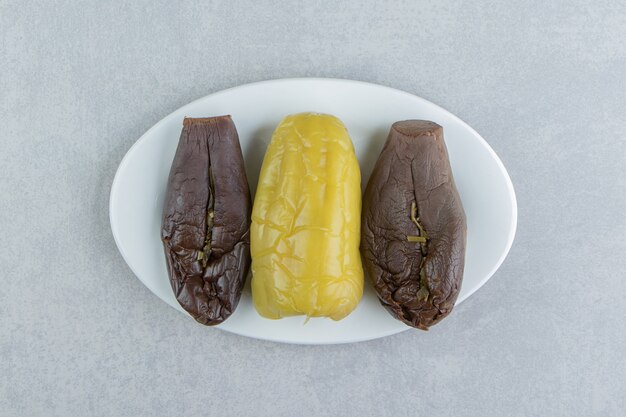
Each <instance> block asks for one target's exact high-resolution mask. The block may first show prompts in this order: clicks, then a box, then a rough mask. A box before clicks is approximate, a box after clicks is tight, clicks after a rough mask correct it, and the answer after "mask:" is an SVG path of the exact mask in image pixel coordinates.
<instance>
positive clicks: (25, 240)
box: [0, 0, 626, 417]
mask: <svg viewBox="0 0 626 417" xmlns="http://www.w3.org/2000/svg"><path fill="white" fill-rule="evenodd" d="M288 3H289V4H288ZM625 39H626V3H624V2H623V1H617V0H614V1H555V2H544V1H537V2H533V1H527V0H523V1H517V2H497V1H484V2H463V1H452V2H450V1H438V2H422V1H408V0H407V1H369V0H368V1H349V2H326V1H308V2H302V3H297V2H280V1H276V0H274V1H241V2H226V1H224V2H217V1H216V2H211V1H207V2H198V3H195V4H191V3H189V2H170V1H155V0H151V1H144V0H138V1H133V2H105V1H81V2H54V1H50V2H30V1H19V2H18V1H13V0H0V167H1V170H0V213H1V214H0V230H1V232H2V237H3V238H2V239H1V240H0V271H2V272H1V274H2V275H1V277H2V281H1V283H2V289H1V290H0V375H2V377H1V378H0V415H2V416H71V415H81V416H82V415H97V416H154V415H162V416H180V415H186V416H209V415H215V416H235V415H237V416H251V415H254V416H257V417H258V416H295V415H302V413H305V414H306V415H310V416H313V415H319V416H346V415H355V416H357V415H358V416H394V417H395V416H411V417H415V416H434V415H437V416H454V417H460V416H476V415H480V416H539V415H541V416H573V415H577V416H617V415H622V414H623V412H624V411H623V410H624V409H625V408H626V361H625V360H624V356H623V352H624V349H625V348H626V325H625V324H624V320H625V317H626V301H625V299H624V298H625V294H626V280H625V279H624V275H625V272H624V271H625V270H626V255H625V254H626V238H625V236H626V217H625V216H626V215H625V213H626V42H625ZM295 76H298V77H303V76H325V77H341V78H353V79H357V80H363V81H370V82H376V83H381V84H384V85H388V86H391V87H395V88H399V89H402V90H406V91H408V92H411V93H414V94H417V95H420V96H422V97H424V98H427V99H429V100H431V101H433V102H435V103H437V104H440V105H442V106H443V107H445V108H447V109H449V110H450V111H452V112H453V113H455V114H457V115H459V116H460V117H461V118H462V119H464V120H465V121H467V122H468V123H469V124H470V125H471V126H473V127H474V128H475V129H476V130H478V131H479V132H480V133H481V134H482V135H483V136H484V137H485V139H487V141H488V142H489V143H490V144H491V145H492V146H493V148H494V149H495V150H496V152H498V154H499V155H500V156H501V158H502V160H503V161H504V163H505V164H506V166H507V167H508V169H509V172H510V174H511V177H512V180H513V183H514V185H515V187H516V190H517V197H518V202H519V228H518V234H517V238H516V241H515V244H514V246H513V248H512V250H511V253H510V254H509V257H508V258H507V260H506V261H505V262H504V264H503V265H502V267H501V268H500V270H499V271H498V272H497V273H496V274H495V276H494V277H493V278H492V280H490V281H489V282H488V283H487V285H485V286H484V287H483V288H482V289H481V290H480V291H478V292H477V293H476V294H475V295H474V296H472V297H471V298H470V299H469V300H467V301H466V302H465V303H463V304H462V305H460V306H459V308H457V309H456V310H455V311H454V312H453V313H452V315H451V316H450V317H449V318H447V319H446V320H445V321H444V322H443V323H441V324H440V325H438V326H436V327H434V328H433V329H432V330H431V331H429V332H428V333H424V332H419V331H407V332H404V333H402V334H398V335H396V336H392V337H388V338H385V339H379V340H375V341H370V342H364V343H358V344H353V345H341V346H317V347H307V346H289V345H281V344H274V343H268V342H260V341H257V340H252V339H247V338H243V337H238V336H234V335H231V334H228V333H224V332H221V331H219V330H215V329H207V328H204V327H202V326H200V325H198V324H197V323H195V322H194V321H193V320H191V319H190V318H188V317H185V316H184V315H182V314H180V313H178V312H176V311H175V310H174V309H172V308H170V307H168V306H167V305H166V304H164V303H163V302H161V301H160V300H159V299H157V297H155V296H154V295H152V293H150V291H148V290H147V289H146V288H145V287H144V286H143V285H142V284H141V283H140V282H139V281H138V280H137V279H135V278H134V276H133V274H132V272H131V271H130V270H129V269H128V267H127V266H126V264H125V263H124V261H123V260H122V258H121V256H120V255H119V254H118V251H117V249H116V247H115V244H114V242H113V238H112V235H111V231H110V228H109V220H108V208H107V205H108V193H109V189H110V186H111V182H112V180H113V176H114V174H115V170H116V168H117V165H118V164H119V162H120V160H121V158H122V156H123V155H124V153H125V152H126V151H127V150H128V148H129V147H130V146H131V145H132V144H133V143H134V142H135V140H136V139H137V138H138V137H139V136H140V135H141V134H142V133H143V132H144V131H145V130H147V129H148V128H149V127H150V126H152V125H153V124H154V123H155V122H157V121H158V120H159V119H160V118H162V117H163V116H165V115H167V114H168V113H169V112H171V111H173V110H174V109H176V108H178V107H179V106H181V105H183V104H186V103H187V102H189V101H191V100H193V99H196V98H199V97H201V96H204V95H206V94H209V93H211V92H214V91H218V90H221V89H223V88H226V87H232V86H236V85H239V84H242V83H247V82H251V81H258V80H264V79H270V78H281V77H295Z"/></svg>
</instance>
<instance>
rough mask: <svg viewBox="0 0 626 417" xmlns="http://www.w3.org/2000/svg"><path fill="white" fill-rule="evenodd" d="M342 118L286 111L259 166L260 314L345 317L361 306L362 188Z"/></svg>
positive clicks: (255, 261) (255, 259)
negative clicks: (289, 114)
mask: <svg viewBox="0 0 626 417" xmlns="http://www.w3.org/2000/svg"><path fill="white" fill-rule="evenodd" d="M360 175H361V174H360V170H359V165H358V162H357V159H356V156H355V153H354V147H353V145H352V141H351V139H350V136H349V135H348V132H347V130H346V128H345V126H344V125H343V123H342V122H341V121H340V120H339V119H337V118H336V117H333V116H330V115H324V114H317V113H302V114H296V115H291V116H287V117H286V118H285V119H284V120H283V121H282V122H281V123H280V124H279V126H278V127H277V128H276V130H275V132H274V134H273V136H272V140H271V143H270V145H269V147H268V150H267V152H266V154H265V158H264V160H263V165H262V168H261V173H260V178H259V183H258V187H257V192H256V197H255V200H254V208H253V211H252V226H251V250H252V296H253V301H254V306H255V307H256V309H257V311H258V312H259V314H261V315H262V316H264V317H266V318H271V319H279V318H282V317H286V316H294V315H306V316H308V317H330V318H331V319H333V320H340V319H342V318H344V317H345V316H347V315H348V314H349V313H350V312H351V311H352V310H354V308H355V307H356V306H357V304H358V303H359V300H360V299H361V296H362V294H363V269H362V265H361V259H360V255H359V242H360V211H361V188H360V183H361V179H360Z"/></svg>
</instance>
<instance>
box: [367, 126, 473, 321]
mask: <svg viewBox="0 0 626 417" xmlns="http://www.w3.org/2000/svg"><path fill="white" fill-rule="evenodd" d="M361 235H362V239H361V251H362V254H363V266H364V269H365V271H366V274H367V275H368V276H369V277H370V279H371V280H372V282H373V283H374V287H375V289H376V292H377V294H378V298H379V300H380V302H381V303H382V305H383V306H384V307H385V308H386V309H387V310H388V311H389V312H390V313H391V314H392V315H393V316H394V317H395V318H397V319H399V320H401V321H403V322H404V323H406V324H408V325H409V326H413V327H416V328H419V329H423V330H427V329H428V327H430V326H432V325H434V324H436V323H438V322H439V321H441V320H442V319H443V318H444V317H446V316H447V315H448V314H449V313H450V311H452V308H453V306H454V303H455V301H456V298H457V296H458V295H459V291H460V289H461V281H462V279H463V267H464V262H465V242H466V219H465V212H464V210H463V205H462V203H461V199H460V197H459V193H458V191H457V189H456V186H455V183H454V179H453V177H452V171H451V168H450V163H449V161H448V153H447V149H446V145H445V143H444V139H443V128H442V127H441V126H439V125H438V124H436V123H433V122H430V121H423V120H407V121H401V122H397V123H394V124H393V126H392V127H391V131H390V132H389V136H388V137H387V141H386V143H385V145H384V147H383V150H382V152H381V154H380V156H379V158H378V161H377V162H376V165H375V167H374V170H373V172H372V175H371V177H370V179H369V182H368V184H367V187H366V189H365V193H364V197H363V213H362V234H361Z"/></svg>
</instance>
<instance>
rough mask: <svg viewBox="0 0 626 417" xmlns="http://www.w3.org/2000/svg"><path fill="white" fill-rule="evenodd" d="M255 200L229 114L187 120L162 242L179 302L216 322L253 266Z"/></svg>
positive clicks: (205, 321) (165, 212)
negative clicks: (252, 245) (251, 254)
mask: <svg viewBox="0 0 626 417" xmlns="http://www.w3.org/2000/svg"><path fill="white" fill-rule="evenodd" d="M250 213H251V198H250V190H249V188H248V180H247V177H246V172H245V170H244V162H243V156H242V154H241V147H240V145H239V137H238V135H237V130H236V129H235V125H234V123H233V122H232V120H231V118H230V116H220V117H211V118H199V119H193V118H186V119H185V120H184V122H183V130H182V133H181V135H180V140H179V143H178V148H177V150H176V155H175V156H174V161H173V162H172V167H171V170H170V175H169V180H168V185H167V191H166V194H165V203H164V207H163V219H162V229H161V240H162V241H163V246H164V248H165V257H166V260H167V267H168V272H169V276H170V283H171V285H172V289H173V291H174V294H175V295H176V299H177V300H178V302H179V303H180V305H181V306H182V307H183V308H184V309H185V310H186V311H187V312H189V314H191V316H193V317H194V318H195V319H196V320H197V321H198V322H199V323H202V324H205V325H209V326H211V325H215V324H219V323H221V322H223V321H224V320H226V319H227V318H228V317H229V316H230V315H231V314H232V313H233V312H234V311H235V308H236V307H237V304H238V302H239V297H240V296H241V291H242V289H243V285H244V282H245V279H246V276H247V274H248V270H249V268H250Z"/></svg>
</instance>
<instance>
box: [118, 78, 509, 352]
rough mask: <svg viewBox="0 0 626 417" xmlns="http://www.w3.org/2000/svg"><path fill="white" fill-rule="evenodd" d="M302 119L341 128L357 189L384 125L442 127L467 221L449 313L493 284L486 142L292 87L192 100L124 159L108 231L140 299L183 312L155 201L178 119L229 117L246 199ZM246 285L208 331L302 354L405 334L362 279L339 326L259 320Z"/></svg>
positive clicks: (448, 122)
mask: <svg viewBox="0 0 626 417" xmlns="http://www.w3.org/2000/svg"><path fill="white" fill-rule="evenodd" d="M305 111H314V112H321V113H329V114H333V115H335V116H337V117H339V118H340V119H341V120H342V121H343V122H344V123H345V125H346V126H347V128H348V131H349V132H350V136H351V137H352V141H353V142H354V147H355V149H356V154H357V157H358V159H359V163H360V165H361V176H362V185H363V186H364V185H365V184H366V183H367V180H368V178H369V176H370V173H371V170H372V168H373V166H374V163H375V162H376V159H377V158H378V155H379V152H380V150H381V148H382V145H383V142H384V140H385V138H386V136H387V133H388V132H389V128H390V126H391V124H392V123H393V122H395V121H398V120H406V119H427V120H432V121H434V122H437V123H439V124H440V125H442V126H443V128H444V137H445V140H446V144H447V146H448V151H449V155H450V162H451V164H452V171H453V172H454V178H455V181H456V184H457V187H458V189H459V192H460V194H461V198H462V200H463V206H464V207H465V212H466V214H467V226H468V234H467V252H466V264H465V275H464V279H463V286H462V288H461V294H460V295H459V298H458V301H457V304H458V303H460V302H462V301H463V300H465V299H466V298H467V297H469V296H470V295H471V294H473V293H474V292H475V291H476V290H477V289H478V288H480V287H481V286H482V285H483V284H484V283H485V282H486V281H487V280H488V279H489V278H490V277H491V276H492V275H493V273H494V272H495V271H496V269H498V267H499V266H500V264H501V263H502V261H503V260H504V258H505V257H506V255H507V253H508V251H509V249H510V247H511V244H512V242H513V237H514V235H515V229H516V225H517V203H516V200H515V192H514V190H513V185H512V184H511V180H510V178H509V175H508V174H507V172H506V169H505V168H504V165H503V164H502V162H501V161H500V159H499V158H498V156H497V155H496V154H495V152H494V151H493V150H492V149H491V148H490V147H489V145H488V144H487V142H485V140H484V139H483V138H481V137H480V135H479V134H478V133H476V132H475V131H474V130H473V129H472V128H471V127H469V126H468V125H467V124H465V123H464V122H463V121H461V120H460V119H459V118H458V117H456V116H454V115H453V114H451V113H449V112H448V111H446V110H444V109H442V108H441V107H439V106H437V105H435V104H433V103H431V102H429V101H427V100H424V99H422V98H420V97H416V96H414V95H411V94H408V93H406V92H403V91H399V90H394V89H392V88H388V87H383V86H380V85H375V84H368V83H364V82H358V81H350V80H339V79H319V78H302V79H283V80H274V81H264V82H258V83H253V84H247V85H242V86H239V87H235V88H231V89H229V90H224V91H220V92H218V93H215V94H211V95H208V96H206V97H204V98H201V99H199V100H196V101H194V102H192V103H190V104H187V105H186V106H184V107H182V108H180V109H178V110H176V111H175V112H173V113H172V114H170V115H169V116H167V117H165V118H164V119H163V120H161V121H160V122H158V123H157V124H156V125H154V126H153V127H152V128H151V129H150V130H148V131H147V132H146V133H145V134H144V135H143V136H142V137H141V138H140V139H139V140H138V141H137V142H136V143H135V144H134V145H133V146H132V148H131V149H130V150H129V151H128V153H127V154H126V156H125V157H124V159H123V160H122V162H121V163H120V166H119V168H118V170H117V174H116V175H115V179H114V181H113V185H112V188H111V197H110V207H109V210H110V220H111V228H112V230H113V236H114V237H115V242H116V243H117V247H118V248H119V250H120V252H121V253H122V256H123V257H124V260H125V261H126V262H127V263H128V265H129V266H130V268H131V270H132V271H133V272H134V273H135V275H137V277H138V278H139V279H140V280H141V282H143V283H144V284H145V285H146V287H148V288H149V289H150V291H152V292H153V293H155V294H156V295H157V296H158V297H159V298H161V299H162V300H163V301H165V302H166V303H168V304H169V305H171V306H172V307H174V308H175V309H177V310H179V311H181V312H184V310H183V309H182V308H181V307H180V305H179V304H178V302H177V301H176V298H175V297H174V295H173V293H172V290H171V288H170V283H169V278H168V275H167V270H166V267H165V256H164V254H163V247H162V245H161V240H160V227H161V210H162V204H163V196H164V193H165V186H166V182H167V178H168V174H169V170H170V165H171V163H172V159H173V157H174V151H175V150H176V146H177V144H178V138H179V135H180V131H181V128H182V121H183V118H184V117H185V116H190V117H207V116H217V115H223V114H230V115H232V117H233V121H234V122H235V125H236V126H237V131H238V132H239V138H240V141H241V148H242V150H243V154H244V159H245V163H246V171H247V174H248V180H249V182H250V189H251V192H252V195H253V196H254V192H255V190H256V183H257V180H258V176H259V170H260V168H261V162H262V161H263V156H264V154H265V149H266V147H267V144H268V143H269V140H270V138H271V135H272V132H273V130H274V128H275V127H276V125H277V124H278V123H279V122H280V120H281V119H282V118H283V117H284V116H286V115H288V114H291V113H298V112H305ZM249 281H250V279H249V277H248V283H247V286H246V288H245V289H244V293H243V295H242V297H241V301H240V303H239V306H238V307H237V310H236V311H235V313H234V314H233V315H232V316H231V317H230V318H229V319H228V320H226V321H225V322H224V323H222V324H221V325H219V326H217V327H218V328H220V329H222V330H226V331H229V332H233V333H237V334H240V335H244V336H249V337H255V338H259V339H266V340H273V341H278V342H287V343H303V344H330V343H347V342H357V341H362V340H369V339H375V338H378V337H383V336H387V335H391V334H394V333H398V332H401V331H404V330H407V329H409V327H407V326H406V325H404V324H403V323H401V322H400V321H397V320H395V319H393V318H392V317H391V316H390V315H389V313H387V311H386V310H385V309H384V308H383V307H382V306H381V305H380V304H379V302H378V300H377V299H376V296H375V294H374V291H373V289H372V288H371V286H370V285H369V283H368V281H367V279H366V285H365V287H366V290H365V294H364V296H363V299H362V301H361V303H360V304H359V306H358V307H357V309H356V310H355V311H354V312H353V313H352V314H350V315H349V316H348V317H347V318H345V319H343V320H341V321H339V322H334V321H332V320H330V319H324V318H315V319H311V320H310V321H309V322H308V323H306V324H304V322H305V319H304V317H291V318H286V319H282V320H267V319H264V318H262V317H260V316H259V315H258V314H257V313H256V311H255V310H254V307H253V305H252V299H251V294H250V286H249ZM185 314H186V313H185ZM190 319H191V318H190ZM444 323H445V321H444ZM443 325H445V324H443ZM440 326H441V324H440ZM415 331H417V330H415Z"/></svg>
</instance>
